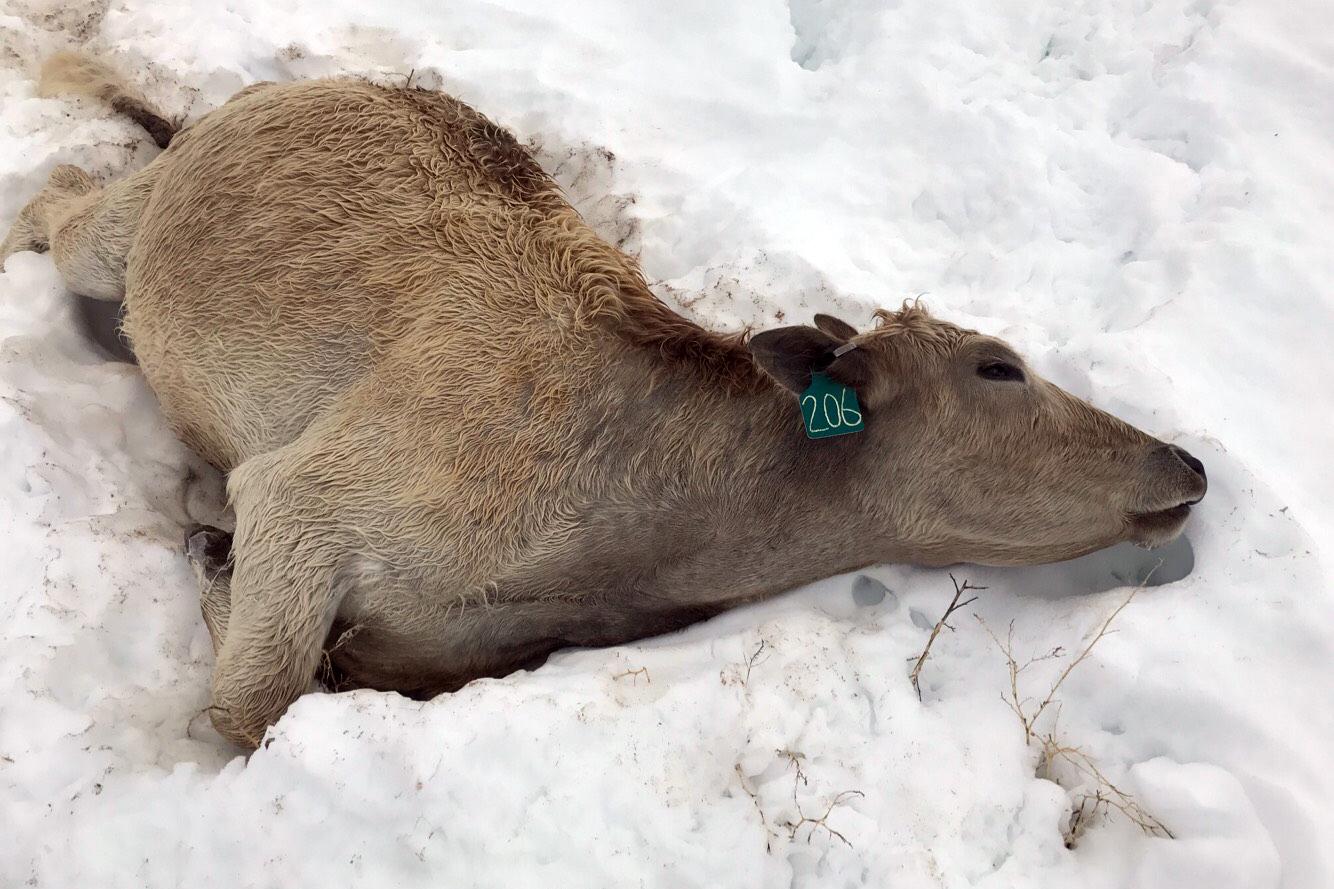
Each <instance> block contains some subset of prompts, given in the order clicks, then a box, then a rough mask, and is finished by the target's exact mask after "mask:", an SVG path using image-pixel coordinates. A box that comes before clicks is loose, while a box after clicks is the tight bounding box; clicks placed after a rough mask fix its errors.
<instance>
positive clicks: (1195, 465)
mask: <svg viewBox="0 0 1334 889" xmlns="http://www.w3.org/2000/svg"><path fill="white" fill-rule="evenodd" d="M1168 450H1170V451H1171V452H1172V453H1173V454H1176V456H1177V459H1178V460H1180V461H1181V462H1182V463H1185V464H1186V465H1187V466H1189V467H1190V469H1191V472H1194V473H1195V474H1196V475H1198V476H1199V477H1200V478H1202V479H1206V480H1207V479H1208V478H1209V476H1207V475H1205V473H1204V464H1203V463H1201V462H1200V461H1199V459H1198V458H1197V457H1196V456H1195V455H1194V454H1192V453H1191V452H1190V451H1188V450H1186V449H1185V448H1179V447H1177V446H1176V445H1170V446H1169V447H1168Z"/></svg>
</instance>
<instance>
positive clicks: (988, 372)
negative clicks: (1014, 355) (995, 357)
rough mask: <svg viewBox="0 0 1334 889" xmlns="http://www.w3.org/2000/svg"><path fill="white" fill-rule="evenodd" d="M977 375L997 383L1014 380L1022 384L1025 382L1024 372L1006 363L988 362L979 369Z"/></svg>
mask: <svg viewBox="0 0 1334 889" xmlns="http://www.w3.org/2000/svg"><path fill="white" fill-rule="evenodd" d="M977 375H978V376H979V377H981V378H982V379H984V380H992V381H995V382H1002V381H1007V380H1013V381H1015V382H1018V383H1022V382H1023V381H1024V372H1023V371H1022V370H1020V369H1019V368H1017V367H1015V366H1014V365H1013V364H1008V363H1006V362H1004V361H988V362H987V363H986V364H983V365H982V366H981V367H979V368H978V369H977Z"/></svg>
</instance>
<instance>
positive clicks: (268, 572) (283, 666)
mask: <svg viewBox="0 0 1334 889" xmlns="http://www.w3.org/2000/svg"><path fill="white" fill-rule="evenodd" d="M288 473H289V468H288V465H287V463H286V461H285V459H284V458H283V457H282V456H280V452H276V453H274V454H270V455H266V456H264V457H259V458H256V459H255V460H251V461H247V462H246V463H244V464H242V465H241V466H239V467H237V469H236V470H234V471H233V472H232V476H231V479H230V481H229V483H228V494H229V495H230V498H231V500H232V503H233V505H234V507H235V509H236V535H235V538H234V541H233V548H232V555H233V566H232V573H231V583H230V585H229V586H230V590H229V592H230V595H229V596H228V599H229V601H230V608H229V609H228V610H227V611H226V619H225V621H220V623H223V624H225V626H224V627H221V628H220V629H221V633H220V634H218V635H220V636H221V643H220V645H219V647H218V653H217V662H216V664H215V665H214V668H213V696H212V706H211V707H210V709H209V713H210V716H211V717H212V720H213V725H214V727H216V728H217V730H218V731H219V732H220V733H221V734H222V735H223V737H225V738H227V739H228V740H231V741H233V742H235V743H237V744H240V745H242V746H246V747H256V746H258V744H259V742H260V740H261V739H262V738H263V736H264V732H265V730H266V729H268V727H269V726H270V725H272V724H273V723H275V722H277V721H278V719H279V717H281V716H282V715H283V712H284V711H285V710H286V709H287V707H288V706H289V705H290V704H291V703H292V702H293V701H295V700H296V699H297V698H298V697H300V696H301V695H302V694H303V693H305V692H306V691H307V690H308V689H309V688H310V686H311V682H312V680H313V679H314V677H315V671H316V668H317V667H318V666H319V663H320V657H321V652H322V648H323V643H324V640H325V639H326V638H327V636H328V634H329V628H330V626H331V625H332V624H333V619H334V616H335V613H336V611H337V608H338V604H339V601H340V599H341V598H342V593H343V585H342V584H340V583H339V582H338V577H339V571H338V568H339V563H340V561H342V557H341V555H340V550H339V549H338V548H337V547H336V546H335V545H333V544H332V543H331V542H330V538H331V537H332V530H331V528H329V527H328V526H327V525H326V524H323V523H324V522H327V521H328V510H327V507H323V506H322V505H321V503H320V502H319V501H318V500H314V501H308V500H307V499H305V498H303V496H302V495H301V493H300V492H299V490H298V487H297V486H296V485H294V484H292V483H291V478H292V477H291V476H290V475H289V474H288ZM321 516H322V517H323V518H312V517H321ZM315 522H319V524H316V523H315ZM218 598H221V597H220V596H219V597H218Z"/></svg>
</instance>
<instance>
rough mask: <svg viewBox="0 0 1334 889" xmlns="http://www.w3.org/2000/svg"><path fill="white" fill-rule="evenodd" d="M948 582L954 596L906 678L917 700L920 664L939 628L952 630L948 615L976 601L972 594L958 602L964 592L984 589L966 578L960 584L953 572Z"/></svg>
mask: <svg viewBox="0 0 1334 889" xmlns="http://www.w3.org/2000/svg"><path fill="white" fill-rule="evenodd" d="M950 582H951V583H953V584H954V598H953V599H951V600H950V604H949V607H948V608H946V609H945V613H944V614H942V615H941V616H940V620H938V621H936V625H935V626H934V627H932V628H931V636H930V637H929V638H928V639H927V640H926V648H923V649H922V653H921V655H919V656H918V658H917V663H915V664H913V668H912V672H911V673H909V674H908V678H909V679H911V680H912V687H913V689H914V690H915V691H916V692H917V700H919V701H920V700H921V699H922V686H921V685H920V684H919V678H920V677H921V675H922V665H923V664H925V663H926V659H927V656H928V655H930V654H931V646H932V644H934V643H935V641H936V637H937V636H939V635H940V631H941V629H948V630H950V631H951V632H953V630H954V627H951V626H950V625H949V623H948V621H949V619H950V615H952V614H953V613H954V612H956V611H958V610H959V609H960V608H963V607H964V606H965V605H971V604H972V603H974V602H976V601H977V596H973V597H972V598H971V599H966V600H964V601H963V602H960V601H959V599H960V598H961V597H962V596H963V594H964V593H966V592H972V591H974V590H985V589H986V587H984V586H973V585H972V584H970V583H969V582H968V581H966V580H965V581H964V582H963V584H962V585H960V584H959V581H957V580H955V579H954V575H953V574H951V575H950Z"/></svg>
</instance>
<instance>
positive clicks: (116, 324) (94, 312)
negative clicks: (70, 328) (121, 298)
mask: <svg viewBox="0 0 1334 889" xmlns="http://www.w3.org/2000/svg"><path fill="white" fill-rule="evenodd" d="M121 305H122V304H121V303H118V302H111V301H109V300H105V299H93V298H92V297H91V296H82V295H78V294H76V295H75V297H74V316H75V318H76V319H77V320H78V325H79V330H80V332H82V333H83V336H84V338H85V339H86V340H88V341H89V342H90V343H95V344H97V345H98V346H99V347H100V348H101V349H102V351H103V352H105V353H106V354H107V355H108V356H109V357H110V358H112V359H113V360H115V361H124V362H127V363H129V364H134V363H135V361H134V353H133V352H131V351H130V343H129V341H128V340H126V339H125V337H124V336H122V335H121V332H120V321H121Z"/></svg>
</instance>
